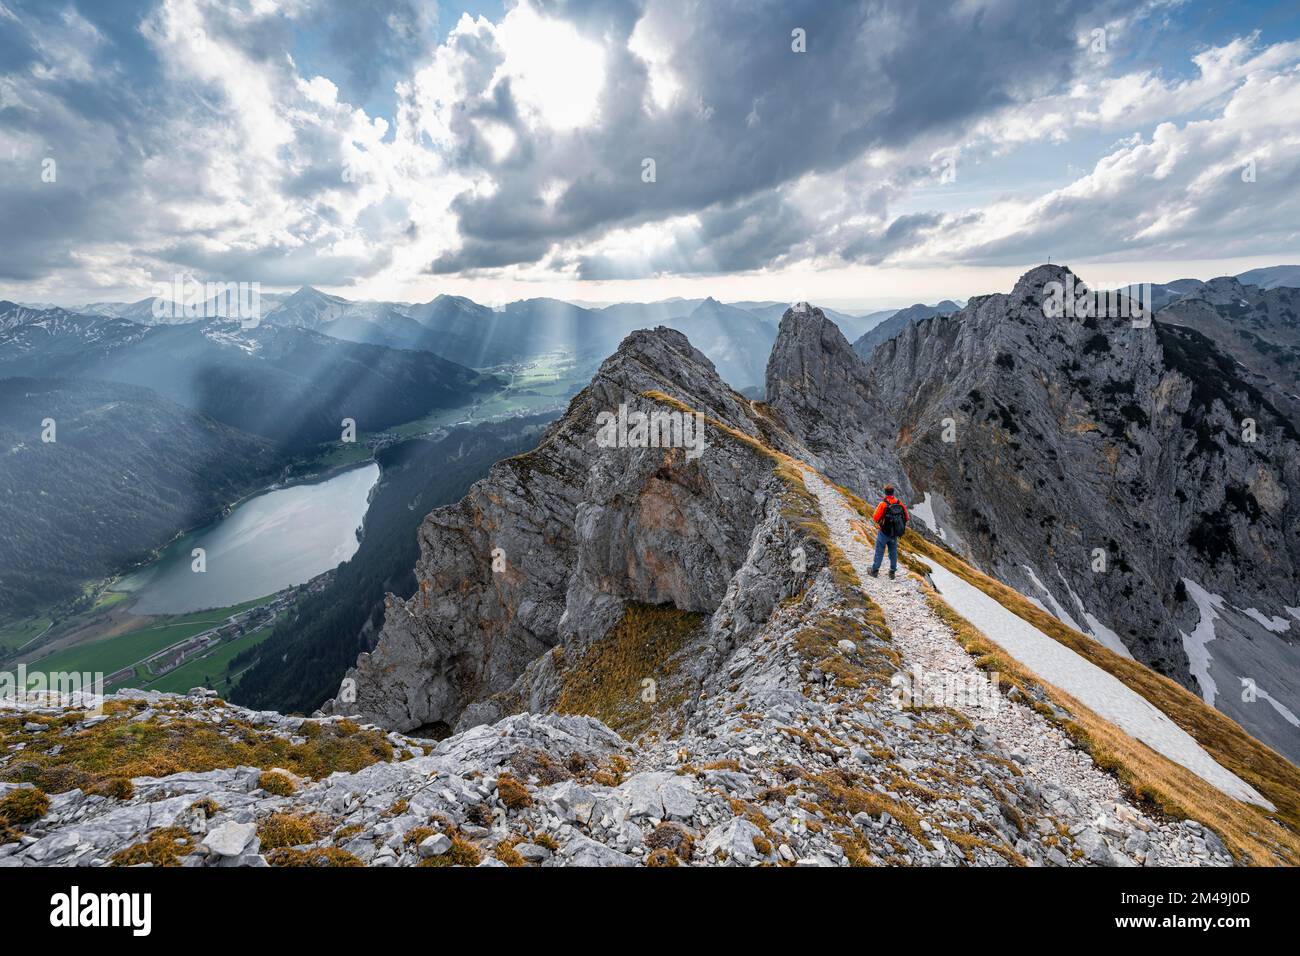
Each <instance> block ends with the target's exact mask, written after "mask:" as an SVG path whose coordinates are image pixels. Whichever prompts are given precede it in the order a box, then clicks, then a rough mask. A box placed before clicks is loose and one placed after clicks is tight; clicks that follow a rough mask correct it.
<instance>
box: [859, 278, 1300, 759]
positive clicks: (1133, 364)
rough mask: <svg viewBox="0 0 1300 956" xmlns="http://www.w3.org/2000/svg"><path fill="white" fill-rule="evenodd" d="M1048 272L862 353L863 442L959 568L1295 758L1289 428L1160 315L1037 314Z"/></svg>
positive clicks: (1296, 584)
mask: <svg viewBox="0 0 1300 956" xmlns="http://www.w3.org/2000/svg"><path fill="white" fill-rule="evenodd" d="M1067 274H1068V273H1067V270H1065V269H1064V268H1062V267H1059V266H1043V267H1039V268H1038V269H1035V270H1033V271H1031V272H1030V273H1027V274H1026V275H1025V276H1024V277H1022V278H1021V280H1020V281H1019V282H1018V283H1017V284H1016V287H1015V289H1014V290H1013V291H1012V293H1011V294H1010V295H993V296H982V297H977V298H975V299H972V300H971V302H970V303H969V304H968V305H967V307H966V308H965V309H963V310H961V311H960V312H958V313H955V314H954V315H951V316H947V317H936V318H931V319H926V320H923V321H921V322H917V323H913V324H911V325H909V326H908V327H907V328H906V329H905V330H904V331H903V332H902V333H901V334H900V335H899V336H898V337H896V338H894V339H892V340H891V341H889V342H887V343H884V344H883V345H881V346H880V347H879V348H878V349H877V350H876V351H875V353H874V354H873V355H872V359H871V362H870V363H869V369H870V371H869V384H868V388H869V389H870V390H871V391H872V392H873V393H874V394H877V395H879V396H881V400H882V401H883V402H884V403H885V404H886V405H888V406H889V407H891V408H894V409H896V410H897V430H896V431H893V432H892V433H891V434H888V435H885V436H882V437H883V438H888V439H892V440H895V441H896V442H897V447H898V451H899V455H900V458H901V461H902V465H903V467H904V469H905V470H906V471H907V473H908V474H909V476H911V478H912V482H913V487H914V488H916V490H917V492H918V495H923V496H924V501H925V502H926V503H927V506H928V510H929V511H931V513H932V514H933V515H936V516H940V517H939V518H937V519H936V522H935V523H936V524H937V525H938V526H939V527H940V528H941V529H942V531H943V533H944V535H945V538H946V540H947V541H948V543H949V544H951V545H953V546H954V547H956V548H957V549H958V550H959V551H961V553H962V554H963V555H965V556H966V557H968V558H970V559H971V560H972V561H973V562H974V563H975V564H976V565H977V566H978V567H980V568H982V569H984V570H986V571H988V572H990V573H992V574H994V575H995V576H996V577H997V578H999V579H1000V580H1002V581H1005V582H1007V583H1008V584H1011V585H1012V586H1014V587H1016V588H1017V589H1019V590H1020V591H1021V592H1023V593H1024V594H1027V595H1030V596H1032V597H1034V598H1035V599H1037V600H1039V601H1041V602H1043V603H1044V605H1045V606H1047V607H1050V608H1052V609H1053V611H1054V612H1055V613H1056V614H1057V616H1058V617H1060V618H1061V619H1062V620H1064V621H1066V622H1067V623H1069V624H1070V625H1071V626H1076V624H1077V626H1079V627H1080V629H1082V630H1085V631H1088V632H1089V633H1091V634H1092V635H1093V636H1095V637H1096V638H1097V639H1098V640H1101V641H1104V642H1105V643H1106V644H1107V646H1109V647H1111V648H1112V649H1114V650H1117V651H1120V652H1129V653H1132V654H1133V655H1134V656H1136V657H1137V658H1138V659H1139V660H1141V661H1143V662H1144V663H1146V664H1148V665H1150V666H1152V667H1154V668H1155V669H1156V670H1157V671H1159V672H1160V673H1163V674H1166V675H1168V676H1171V677H1173V678H1174V679H1175V680H1178V681H1179V682H1180V683H1182V684H1184V685H1185V686H1189V687H1194V688H1196V689H1197V690H1198V691H1199V692H1200V693H1201V694H1202V695H1203V696H1204V697H1205V698H1206V699H1207V700H1209V701H1211V702H1213V703H1215V704H1216V705H1217V706H1220V707H1221V708H1222V709H1224V711H1225V712H1226V713H1228V714H1230V715H1231V716H1233V717H1234V718H1235V719H1237V720H1239V721H1241V722H1242V723H1243V724H1244V725H1245V726H1246V727H1248V728H1249V729H1251V730H1252V732H1254V733H1256V734H1258V735H1260V736H1261V738H1262V739H1264V740H1266V741H1267V742H1268V743H1270V744H1271V745H1272V746H1275V747H1278V748H1279V749H1281V750H1282V751H1283V752H1285V753H1287V754H1288V755H1289V756H1290V757H1291V758H1292V759H1297V758H1300V737H1297V735H1296V726H1297V724H1296V720H1295V717H1294V715H1295V713H1296V712H1300V657H1298V656H1297V655H1296V653H1295V649H1294V633H1295V631H1294V628H1295V627H1300V624H1297V622H1296V618H1297V615H1298V614H1300V612H1298V611H1296V610H1295V609H1294V608H1295V605H1296V604H1297V603H1300V601H1297V596H1298V595H1300V571H1298V569H1300V533H1298V531H1300V510H1297V509H1298V508H1300V499H1297V493H1300V471H1297V452H1300V446H1297V443H1296V440H1295V438H1296V435H1295V432H1294V429H1293V428H1292V427H1291V426H1290V423H1289V421H1288V420H1287V419H1286V417H1285V416H1284V415H1282V414H1280V413H1279V412H1278V410H1277V409H1276V408H1275V407H1274V406H1273V405H1272V403H1271V402H1270V401H1269V400H1268V396H1267V394H1266V393H1264V392H1262V391H1261V390H1260V389H1258V388H1257V387H1255V385H1254V384H1253V383H1252V382H1251V381H1250V380H1249V376H1248V375H1247V374H1245V373H1244V371H1243V370H1241V369H1240V367H1239V366H1237V365H1236V363H1235V362H1233V360H1232V359H1231V358H1229V357H1228V356H1226V355H1224V354H1223V353H1221V352H1219V351H1218V350H1217V349H1216V348H1215V346H1214V344H1213V343H1212V342H1211V341H1210V340H1209V339H1207V338H1205V337H1204V336H1202V335H1200V334H1199V333H1197V332H1195V331H1192V330H1190V329H1187V328H1184V327H1181V326H1175V325H1173V324H1172V323H1167V322H1165V321H1162V319H1161V316H1163V315H1164V314H1165V313H1164V312H1162V313H1160V314H1159V315H1157V317H1156V321H1155V322H1153V323H1148V324H1146V325H1145V326H1141V327H1135V325H1134V323H1133V322H1132V321H1130V320H1129V319H1127V318H1116V319H1107V318H1098V317H1078V318H1074V319H1055V320H1049V319H1047V318H1045V316H1044V313H1043V310H1042V296H1043V289H1044V286H1045V284H1047V283H1049V282H1054V281H1055V282H1064V280H1065V279H1066V276H1067ZM1256 439H1257V440H1256ZM1288 621H1290V622H1291V623H1288ZM1210 641H1213V643H1212V644H1211V645H1210V646H1209V647H1207V646H1206V644H1207V643H1208V642H1210ZM1243 681H1248V682H1249V684H1248V687H1249V688H1251V689H1253V690H1254V691H1257V692H1258V693H1257V694H1256V693H1252V694H1246V695H1243V694H1240V693H1238V692H1239V690H1240V689H1241V688H1242V687H1243V686H1247V685H1244V684H1243ZM1243 696H1244V697H1250V698H1251V699H1249V700H1247V699H1243Z"/></svg>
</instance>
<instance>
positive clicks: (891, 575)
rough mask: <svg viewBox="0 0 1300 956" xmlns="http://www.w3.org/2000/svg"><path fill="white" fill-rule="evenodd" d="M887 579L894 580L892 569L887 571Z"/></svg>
mask: <svg viewBox="0 0 1300 956" xmlns="http://www.w3.org/2000/svg"><path fill="white" fill-rule="evenodd" d="M889 580H891V581H892V580H894V572H893V571H890V572H889Z"/></svg>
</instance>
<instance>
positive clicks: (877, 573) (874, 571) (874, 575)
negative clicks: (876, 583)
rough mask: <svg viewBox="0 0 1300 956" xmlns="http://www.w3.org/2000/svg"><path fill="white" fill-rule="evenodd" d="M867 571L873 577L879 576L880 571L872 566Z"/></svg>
mask: <svg viewBox="0 0 1300 956" xmlns="http://www.w3.org/2000/svg"><path fill="white" fill-rule="evenodd" d="M867 573H868V574H870V575H871V576H872V577H873V578H878V577H880V572H879V571H877V570H876V569H875V568H872V569H871V570H870V571H868V572H867Z"/></svg>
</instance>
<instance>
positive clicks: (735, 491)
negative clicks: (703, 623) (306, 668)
mask: <svg viewBox="0 0 1300 956" xmlns="http://www.w3.org/2000/svg"><path fill="white" fill-rule="evenodd" d="M696 413H698V415H699V416H702V417H699V418H697V416H696ZM639 416H645V417H646V419H647V425H646V430H645V431H644V432H643V433H642V434H641V435H638V434H637V431H636V422H637V420H638V417H639ZM650 416H658V418H655V419H653V420H650ZM706 421H707V422H710V423H711V424H705V422H706ZM603 426H604V428H605V430H604V431H603ZM761 427H762V426H761V425H760V423H759V422H758V420H757V415H756V413H755V412H754V411H753V409H752V408H751V406H750V404H749V403H748V402H747V401H746V400H745V399H743V398H741V397H740V396H739V395H737V394H736V393H734V392H733V391H731V389H729V388H728V387H727V386H726V385H724V384H723V383H722V381H721V379H720V378H719V377H718V375H717V373H716V371H715V370H714V368H713V365H712V364H711V363H710V362H709V360H708V359H707V358H706V357H705V356H704V355H703V354H702V353H700V352H699V351H697V350H696V349H694V348H693V347H692V346H691V345H690V343H689V342H688V341H687V340H686V337H685V336H683V335H681V334H680V333H679V332H675V331H672V330H669V329H664V328H661V329H658V330H655V331H653V332H650V331H645V332H636V333H633V334H632V335H630V336H629V337H628V338H627V339H626V340H625V341H624V342H623V344H622V345H621V346H620V348H619V350H618V351H617V352H616V353H615V354H614V355H613V356H612V357H611V358H610V359H608V360H607V361H606V362H605V363H604V364H603V365H602V366H601V368H600V370H599V372H598V373H597V374H596V376H595V378H594V379H593V381H592V383H591V385H590V386H588V387H587V388H586V389H584V390H583V391H582V392H581V393H580V394H579V395H577V396H576V397H575V398H574V400H573V402H572V403H571V404H570V406H569V409H568V411H567V412H566V414H565V416H564V417H563V418H562V419H561V420H560V421H559V422H557V423H556V424H555V425H554V426H553V427H552V428H551V429H550V430H549V431H548V432H547V433H546V435H545V436H544V438H543V440H542V442H541V444H540V445H539V447H538V448H537V449H536V450H535V451H533V452H530V453H528V454H526V455H521V456H519V457H516V458H512V459H509V460H507V461H503V462H500V463H499V464H497V465H496V466H494V467H493V469H492V470H491V472H490V474H489V475H488V477H487V478H486V479H484V480H483V481H481V482H479V483H478V484H476V485H475V486H474V488H473V489H472V491H471V492H470V494H469V495H468V496H467V497H466V498H465V499H464V500H463V501H462V502H460V503H459V504H458V505H456V506H453V507H450V508H441V509H438V510H436V511H434V512H433V513H432V514H430V515H429V517H428V518H427V519H426V521H425V522H424V525H423V526H422V527H421V530H420V547H421V558H420V561H419V563H418V565H417V567H416V575H417V577H418V579H419V581H420V590H419V591H418V592H417V593H416V594H415V596H414V597H413V598H412V599H411V600H410V601H407V602H394V604H393V606H392V607H390V609H389V613H388V615H387V620H386V622H385V625H384V629H383V632H382V633H381V635H380V638H379V641H378V644H377V646H376V648H375V650H374V652H373V653H371V654H369V655H362V656H361V658H360V659H359V660H358V662H357V666H356V668H355V669H354V670H352V671H350V672H349V673H348V676H347V679H346V680H345V681H344V687H343V689H342V690H341V692H340V695H339V697H338V698H336V700H335V701H333V702H332V703H331V704H330V705H329V706H328V707H327V710H333V711H337V712H341V713H359V714H363V715H365V716H367V717H369V718H371V719H374V720H376V721H378V722H380V723H382V724H383V725H385V726H391V727H397V728H401V729H404V730H409V729H413V728H417V727H422V726H425V725H431V724H432V725H439V724H441V725H446V726H453V725H455V724H456V723H457V722H458V721H460V718H461V716H462V713H463V712H464V711H465V709H466V708H467V707H468V706H469V705H471V704H476V705H477V706H476V707H475V708H474V709H472V710H471V711H470V713H469V714H468V716H467V718H466V722H468V723H471V724H472V723H474V722H478V721H480V720H483V719H488V718H489V717H491V716H493V715H496V714H499V713H500V712H501V711H502V709H503V708H505V707H507V706H508V705H507V703H506V700H507V699H509V700H511V701H517V700H518V699H519V697H520V695H521V694H524V693H527V694H528V695H529V698H530V700H531V703H532V704H534V705H536V706H535V709H548V708H549V707H551V706H553V705H554V704H555V703H556V698H557V697H558V695H559V693H560V692H561V683H560V681H559V680H558V678H557V677H556V676H555V674H554V673H553V672H554V670H555V667H554V666H551V662H553V661H555V660H557V658H546V659H545V660H543V659H542V656H543V654H544V652H546V651H548V650H549V649H551V648H554V647H557V646H559V645H563V646H564V647H565V653H566V654H567V655H568V658H569V660H570V661H573V660H574V659H577V658H580V656H581V654H582V652H583V651H584V650H585V648H586V647H587V645H589V644H590V642H591V641H592V640H594V639H596V638H599V637H602V636H603V635H605V634H606V632H608V631H609V630H610V628H612V627H614V626H615V625H616V624H618V623H619V621H620V620H621V618H622V616H623V614H624V611H625V608H626V606H627V605H629V604H644V605H650V606H668V607H671V608H673V609H676V610H677V611H680V612H683V613H686V614H699V615H707V614H712V613H713V611H714V610H716V609H717V607H718V606H719V604H720V603H721V602H722V600H723V597H724V595H725V594H726V592H727V588H728V585H729V583H730V582H731V579H732V577H733V575H734V574H735V573H736V571H737V569H738V568H739V567H740V566H741V565H742V564H743V563H744V561H745V558H746V555H747V553H748V551H749V548H750V536H751V533H752V531H753V529H754V527H755V526H756V525H757V524H758V523H759V522H761V521H762V520H764V518H765V516H766V515H767V511H768V505H769V502H770V501H771V500H773V496H774V495H775V493H776V492H777V491H778V490H779V488H778V486H779V483H778V482H777V481H776V479H775V478H774V477H773V475H772V466H771V462H770V461H769V460H768V459H767V458H766V457H765V456H764V455H763V454H761V453H759V452H756V451H754V450H753V449H752V448H750V447H748V446H747V445H746V444H744V443H743V442H736V441H727V442H719V441H718V438H717V436H718V434H719V432H718V429H719V428H730V429H734V430H736V431H737V432H738V433H739V434H741V435H742V436H757V435H758V434H759V433H760V428H761ZM697 429H698V431H697ZM688 446H691V447H688ZM706 447H707V448H708V454H703V451H704V449H705V448H706ZM531 662H537V663H538V667H536V668H534V676H535V677H536V679H530V680H529V681H528V682H527V689H525V687H524V685H523V684H521V685H520V686H519V687H516V688H514V691H513V693H512V694H511V693H507V692H510V691H511V688H512V685H513V684H515V683H516V680H517V678H519V677H520V675H521V674H522V673H523V671H524V668H525V666H526V665H528V664H529V663H531ZM543 665H545V666H543ZM539 670H540V676H538V674H537V672H538V671H539ZM353 691H355V699H352V700H349V699H348V698H351V697H353V696H354V695H353ZM494 695H503V696H502V697H500V699H498V700H496V701H495V702H494V701H493V700H491V699H492V698H493V697H494Z"/></svg>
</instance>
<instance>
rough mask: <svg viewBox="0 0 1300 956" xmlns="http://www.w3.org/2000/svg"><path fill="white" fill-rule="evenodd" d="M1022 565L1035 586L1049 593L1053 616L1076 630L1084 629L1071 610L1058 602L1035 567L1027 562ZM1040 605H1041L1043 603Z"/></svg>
mask: <svg viewBox="0 0 1300 956" xmlns="http://www.w3.org/2000/svg"><path fill="white" fill-rule="evenodd" d="M1021 567H1022V568H1024V569H1025V573H1026V574H1028V575H1029V580H1030V581H1032V582H1033V585H1034V587H1036V588H1038V590H1040V591H1042V592H1043V593H1044V594H1046V595H1047V600H1048V602H1049V603H1050V604H1051V605H1052V609H1051V614H1052V616H1053V617H1055V618H1056V619H1057V620H1058V621H1061V622H1063V623H1065V624H1068V625H1069V626H1070V627H1072V628H1074V629H1075V630H1076V631H1082V630H1083V628H1081V627H1080V626H1079V622H1078V621H1076V620H1075V619H1074V618H1072V617H1070V612H1069V611H1067V610H1066V609H1065V608H1063V607H1061V605H1060V604H1058V603H1057V601H1056V597H1055V596H1054V595H1053V594H1052V592H1051V591H1049V590H1048V589H1047V585H1045V584H1044V583H1043V582H1042V581H1040V580H1038V575H1037V574H1035V573H1034V569H1033V568H1031V567H1030V566H1029V565H1027V564H1022V565H1021ZM1039 606H1040V607H1041V606H1042V605H1039Z"/></svg>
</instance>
